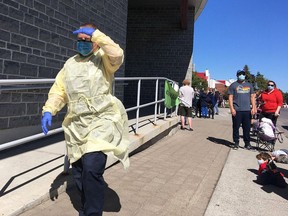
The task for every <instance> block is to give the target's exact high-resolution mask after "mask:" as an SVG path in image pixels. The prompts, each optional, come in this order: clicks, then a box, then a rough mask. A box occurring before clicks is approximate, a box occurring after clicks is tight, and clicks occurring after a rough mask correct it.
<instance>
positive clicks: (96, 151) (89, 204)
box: [42, 23, 129, 216]
mask: <svg viewBox="0 0 288 216" xmlns="http://www.w3.org/2000/svg"><path fill="white" fill-rule="evenodd" d="M73 34H74V35H76V36H77V38H76V39H77V51H78V54H76V55H74V56H72V57H71V58H69V59H68V60H67V61H66V63H65V64H64V66H63V68H62V69H61V70H60V72H59V73H58V75H57V76H56V79H55V82H54V84H53V86H52V87H51V89H50V91H49V94H48V100H47V101H46V103H45V105H44V107H43V111H42V114H43V117H42V130H43V133H44V134H45V135H46V134H47V133H48V127H47V125H48V126H51V124H52V116H54V115H56V113H57V112H59V111H60V110H61V109H62V108H63V107H64V106H65V105H67V110H68V111H67V114H66V116H65V119H64V121H63V123H62V127H63V129H64V134H65V140H66V147H67V155H68V158H69V161H70V163H71V165H72V174H73V177H74V180H75V183H76V186H77V189H78V190H79V192H80V193H81V204H82V206H81V209H80V210H79V215H80V216H84V215H102V212H103V205H104V194H105V190H106V188H107V184H106V183H105V181H104V178H103V174H104V170H105V165H106V161H107V154H110V153H111V154H112V155H113V156H115V158H116V159H118V160H120V161H121V162H122V164H123V165H124V168H128V167H129V157H128V144H129V140H128V118H127V114H126V111H125V108H124V106H123V105H122V103H121V102H120V100H118V99H117V98H116V97H114V96H113V95H112V94H111V89H112V81H113V77H114V73H115V72H116V71H117V70H118V68H119V67H120V65H121V64H122V63H123V57H124V55H123V53H124V52H123V50H122V49H121V48H120V46H119V45H118V44H116V43H115V42H114V41H113V40H112V39H111V38H110V37H108V36H106V35H105V34H104V33H102V32H101V31H100V30H99V29H97V28H96V26H95V25H94V24H91V23H87V24H83V25H81V26H80V28H79V29H77V30H76V31H74V32H73Z"/></svg>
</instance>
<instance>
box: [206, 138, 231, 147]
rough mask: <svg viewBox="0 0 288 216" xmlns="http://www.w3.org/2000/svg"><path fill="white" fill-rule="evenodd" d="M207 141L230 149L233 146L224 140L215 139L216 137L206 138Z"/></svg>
mask: <svg viewBox="0 0 288 216" xmlns="http://www.w3.org/2000/svg"><path fill="white" fill-rule="evenodd" d="M207 140H209V141H211V142H213V143H216V144H221V145H225V146H227V147H231V146H233V143H232V142H230V141H228V140H225V139H220V138H216V137H207Z"/></svg>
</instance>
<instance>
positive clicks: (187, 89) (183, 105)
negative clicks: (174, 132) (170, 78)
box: [178, 79, 194, 131]
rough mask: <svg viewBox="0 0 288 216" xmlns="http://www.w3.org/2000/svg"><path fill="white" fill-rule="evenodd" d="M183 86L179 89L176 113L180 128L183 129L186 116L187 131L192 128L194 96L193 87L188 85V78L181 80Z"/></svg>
mask: <svg viewBox="0 0 288 216" xmlns="http://www.w3.org/2000/svg"><path fill="white" fill-rule="evenodd" d="M182 83H183V86H181V87H180V89H179V99H180V104H179V110H178V114H179V115H180V119H181V130H185V129H186V128H185V117H187V118H188V124H189V129H188V130H189V131H193V129H192V101H193V98H194V89H193V88H192V87H191V86H190V80H188V79H185V80H183V82H182Z"/></svg>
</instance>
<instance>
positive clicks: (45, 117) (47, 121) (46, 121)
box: [41, 112, 52, 135]
mask: <svg viewBox="0 0 288 216" xmlns="http://www.w3.org/2000/svg"><path fill="white" fill-rule="evenodd" d="M41 123H42V131H43V133H44V134H45V135H46V134H47V133H48V131H49V130H48V128H47V124H48V126H49V127H51V125H52V114H51V113H50V112H45V113H44V115H43V117H42V120H41Z"/></svg>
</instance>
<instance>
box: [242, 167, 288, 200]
mask: <svg viewBox="0 0 288 216" xmlns="http://www.w3.org/2000/svg"><path fill="white" fill-rule="evenodd" d="M278 170H279V171H280V172H282V173H283V174H284V175H285V176H287V174H288V171H287V170H284V169H282V168H279V167H278ZM248 171H250V172H252V173H254V174H255V175H257V173H258V170H257V169H248ZM253 182H254V183H255V184H259V183H258V182H257V180H256V179H255V180H253ZM260 185H261V184H260ZM261 189H262V190H263V191H265V192H266V193H272V192H273V193H275V194H277V195H279V196H281V197H283V198H284V199H286V200H288V187H286V188H280V187H276V186H274V185H262V187H261Z"/></svg>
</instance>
